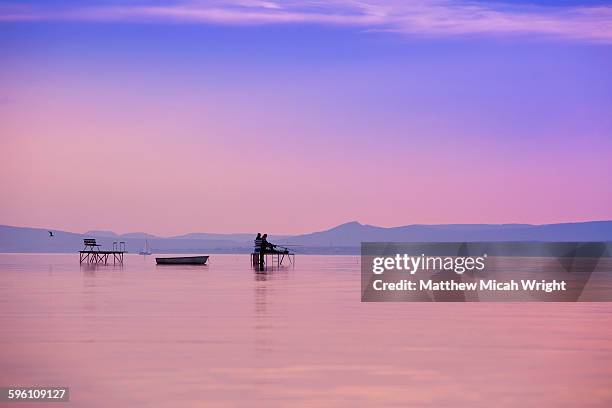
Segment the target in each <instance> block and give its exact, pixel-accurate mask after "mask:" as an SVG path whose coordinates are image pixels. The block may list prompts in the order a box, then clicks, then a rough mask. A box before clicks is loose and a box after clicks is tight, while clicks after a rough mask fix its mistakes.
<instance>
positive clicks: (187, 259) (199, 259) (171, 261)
mask: <svg viewBox="0 0 612 408" xmlns="http://www.w3.org/2000/svg"><path fill="white" fill-rule="evenodd" d="M206 261H208V255H202V256H177V257H172V258H155V262H157V264H158V265H205V264H206Z"/></svg>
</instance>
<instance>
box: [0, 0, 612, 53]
mask: <svg viewBox="0 0 612 408" xmlns="http://www.w3.org/2000/svg"><path fill="white" fill-rule="evenodd" d="M0 4H1V3H0ZM0 21H4V22H15V21H100V22H105V21H107V22H116V21H126V22H161V23H164V22H167V23H206V24H234V25H256V24H260V25H271V24H324V25H348V26H355V27H360V28H361V29H367V30H381V31H391V32H397V33H403V34H409V35H426V36H465V35H526V34H527V35H544V36H549V37H554V38H563V39H572V40H581V41H589V42H605V43H612V6H571V7H570V6H536V5H520V6H519V5H506V4H500V3H493V2H474V1H448V0H416V1H401V0H387V1H383V0H326V1H323V0H320V1H317V0H289V1H272V0H210V1H198V0H184V1H168V2H160V1H149V2H146V1H139V2H132V3H127V4H124V5H121V6H118V5H116V4H108V3H107V4H105V3H104V2H100V3H99V4H97V5H93V6H86V7H85V6H73V7H64V8H58V7H57V6H55V7H48V6H47V7H44V6H39V7H33V6H30V7H26V6H23V5H21V6H20V5H12V6H10V5H7V4H4V5H0Z"/></svg>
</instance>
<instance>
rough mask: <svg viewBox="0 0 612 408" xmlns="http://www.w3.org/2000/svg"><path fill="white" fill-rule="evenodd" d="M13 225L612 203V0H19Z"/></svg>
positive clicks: (554, 209)
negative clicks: (412, 0)
mask: <svg viewBox="0 0 612 408" xmlns="http://www.w3.org/2000/svg"><path fill="white" fill-rule="evenodd" d="M0 52H1V53H2V54H1V55H2V63H1V64H0V155H1V156H0V159H1V161H0V183H1V185H2V190H3V192H2V196H3V198H2V201H1V202H0V223H1V224H10V225H24V226H41V227H51V228H58V229H68V230H74V231H84V230H88V229H112V230H115V231H116V232H129V231H147V232H151V233H157V234H162V235H170V234H179V233H184V232H191V231H207V232H242V231H256V230H265V231H269V232H275V233H300V232H308V231H312V230H319V229H324V228H327V227H330V226H333V225H336V224H339V223H342V222H345V221H348V220H359V221H361V222H363V223H370V224H376V225H383V226H392V225H403V224H411V223H505V222H521V223H522V222H527V223H538V224H540V223H552V222H562V221H583V220H598V219H612V176H611V174H612V164H611V162H612V161H611V159H610V157H611V153H612V115H611V114H610V112H612V75H610V72H612V6H610V5H609V4H607V3H606V2H598V1H590V2H579V1H569V2H567V1H565V2H558V4H555V2H506V3H500V2H486V3H484V2H482V3H479V2H462V1H455V2H447V1H416V2H404V1H384V2H383V1H367V0H366V1H362V2H356V1H348V0H347V1H335V0H334V1H328V2H324V3H315V2H309V1H299V0H298V1H288V2H280V1H279V2H275V1H249V0H247V1H226V0H219V1H171V2H161V1H152V0H148V1H145V0H143V1H123V2H120V1H88V2H82V1H81V2H76V1H45V2H42V1H20V2H8V3H7V2H4V1H1V0H0Z"/></svg>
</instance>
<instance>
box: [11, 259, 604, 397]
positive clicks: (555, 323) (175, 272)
mask: <svg viewBox="0 0 612 408" xmlns="http://www.w3.org/2000/svg"><path fill="white" fill-rule="evenodd" d="M0 303H1V306H0V327H1V330H0V342H1V346H0V386H8V385H20V386H28V385H31V386H33V385H39V386H40V385H44V386H51V385H58V386H60V385H61V386H69V387H70V389H71V402H70V403H68V404H67V405H69V406H71V407H113V406H125V407H201V406H207V407H208V406H238V407H240V406H253V405H260V406H291V407H293V406H300V405H308V406H381V405H394V406H420V407H422V406H425V407H427V406H448V407H457V406H482V407H490V406H497V407H506V406H508V407H516V406H538V407H563V406H568V407H569V406H580V407H585V406H594V407H609V406H612V303H562V304H561V303H552V304H551V303H501V304H496V303H466V304H462V303H459V304H458V303H453V304H445V303H433V304H432V303H395V304H392V303H361V302H360V276H359V258H358V257H353V256H298V257H297V265H296V266H295V268H281V269H276V270H273V271H269V272H267V273H257V272H255V271H254V270H252V269H251V268H250V265H249V259H248V255H212V256H211V258H210V265H207V266H204V267H202V266H193V267H185V266H159V267H158V266H156V265H155V260H154V258H153V257H142V256H137V255H129V256H128V257H127V259H126V262H125V265H124V266H123V267H113V266H106V267H97V268H92V267H86V266H82V267H80V266H79V263H78V255H77V254H72V255H66V254H61V255H55V254H53V255H47V254H44V255H42V254H40V255H25V254H23V255H22V254H0ZM26 405H27V404H19V406H20V407H23V406H26ZM61 405H62V404H61V403H56V404H54V405H53V406H61ZM33 406H35V407H40V406H44V404H43V405H41V404H40V403H38V404H33Z"/></svg>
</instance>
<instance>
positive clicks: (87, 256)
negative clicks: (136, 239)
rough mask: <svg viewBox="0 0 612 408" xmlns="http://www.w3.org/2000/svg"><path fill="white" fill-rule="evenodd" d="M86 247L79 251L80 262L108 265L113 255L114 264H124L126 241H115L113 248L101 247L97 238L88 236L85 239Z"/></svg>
mask: <svg viewBox="0 0 612 408" xmlns="http://www.w3.org/2000/svg"><path fill="white" fill-rule="evenodd" d="M83 244H84V245H85V248H83V249H82V250H81V251H79V264H82V263H88V264H104V265H107V264H108V263H109V262H110V259H111V257H112V260H113V265H116V264H119V265H123V254H126V253H127V251H126V250H125V242H123V241H121V242H113V249H112V250H108V251H107V250H102V249H100V244H98V243H96V240H95V239H93V238H92V239H90V238H86V239H84V240H83Z"/></svg>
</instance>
